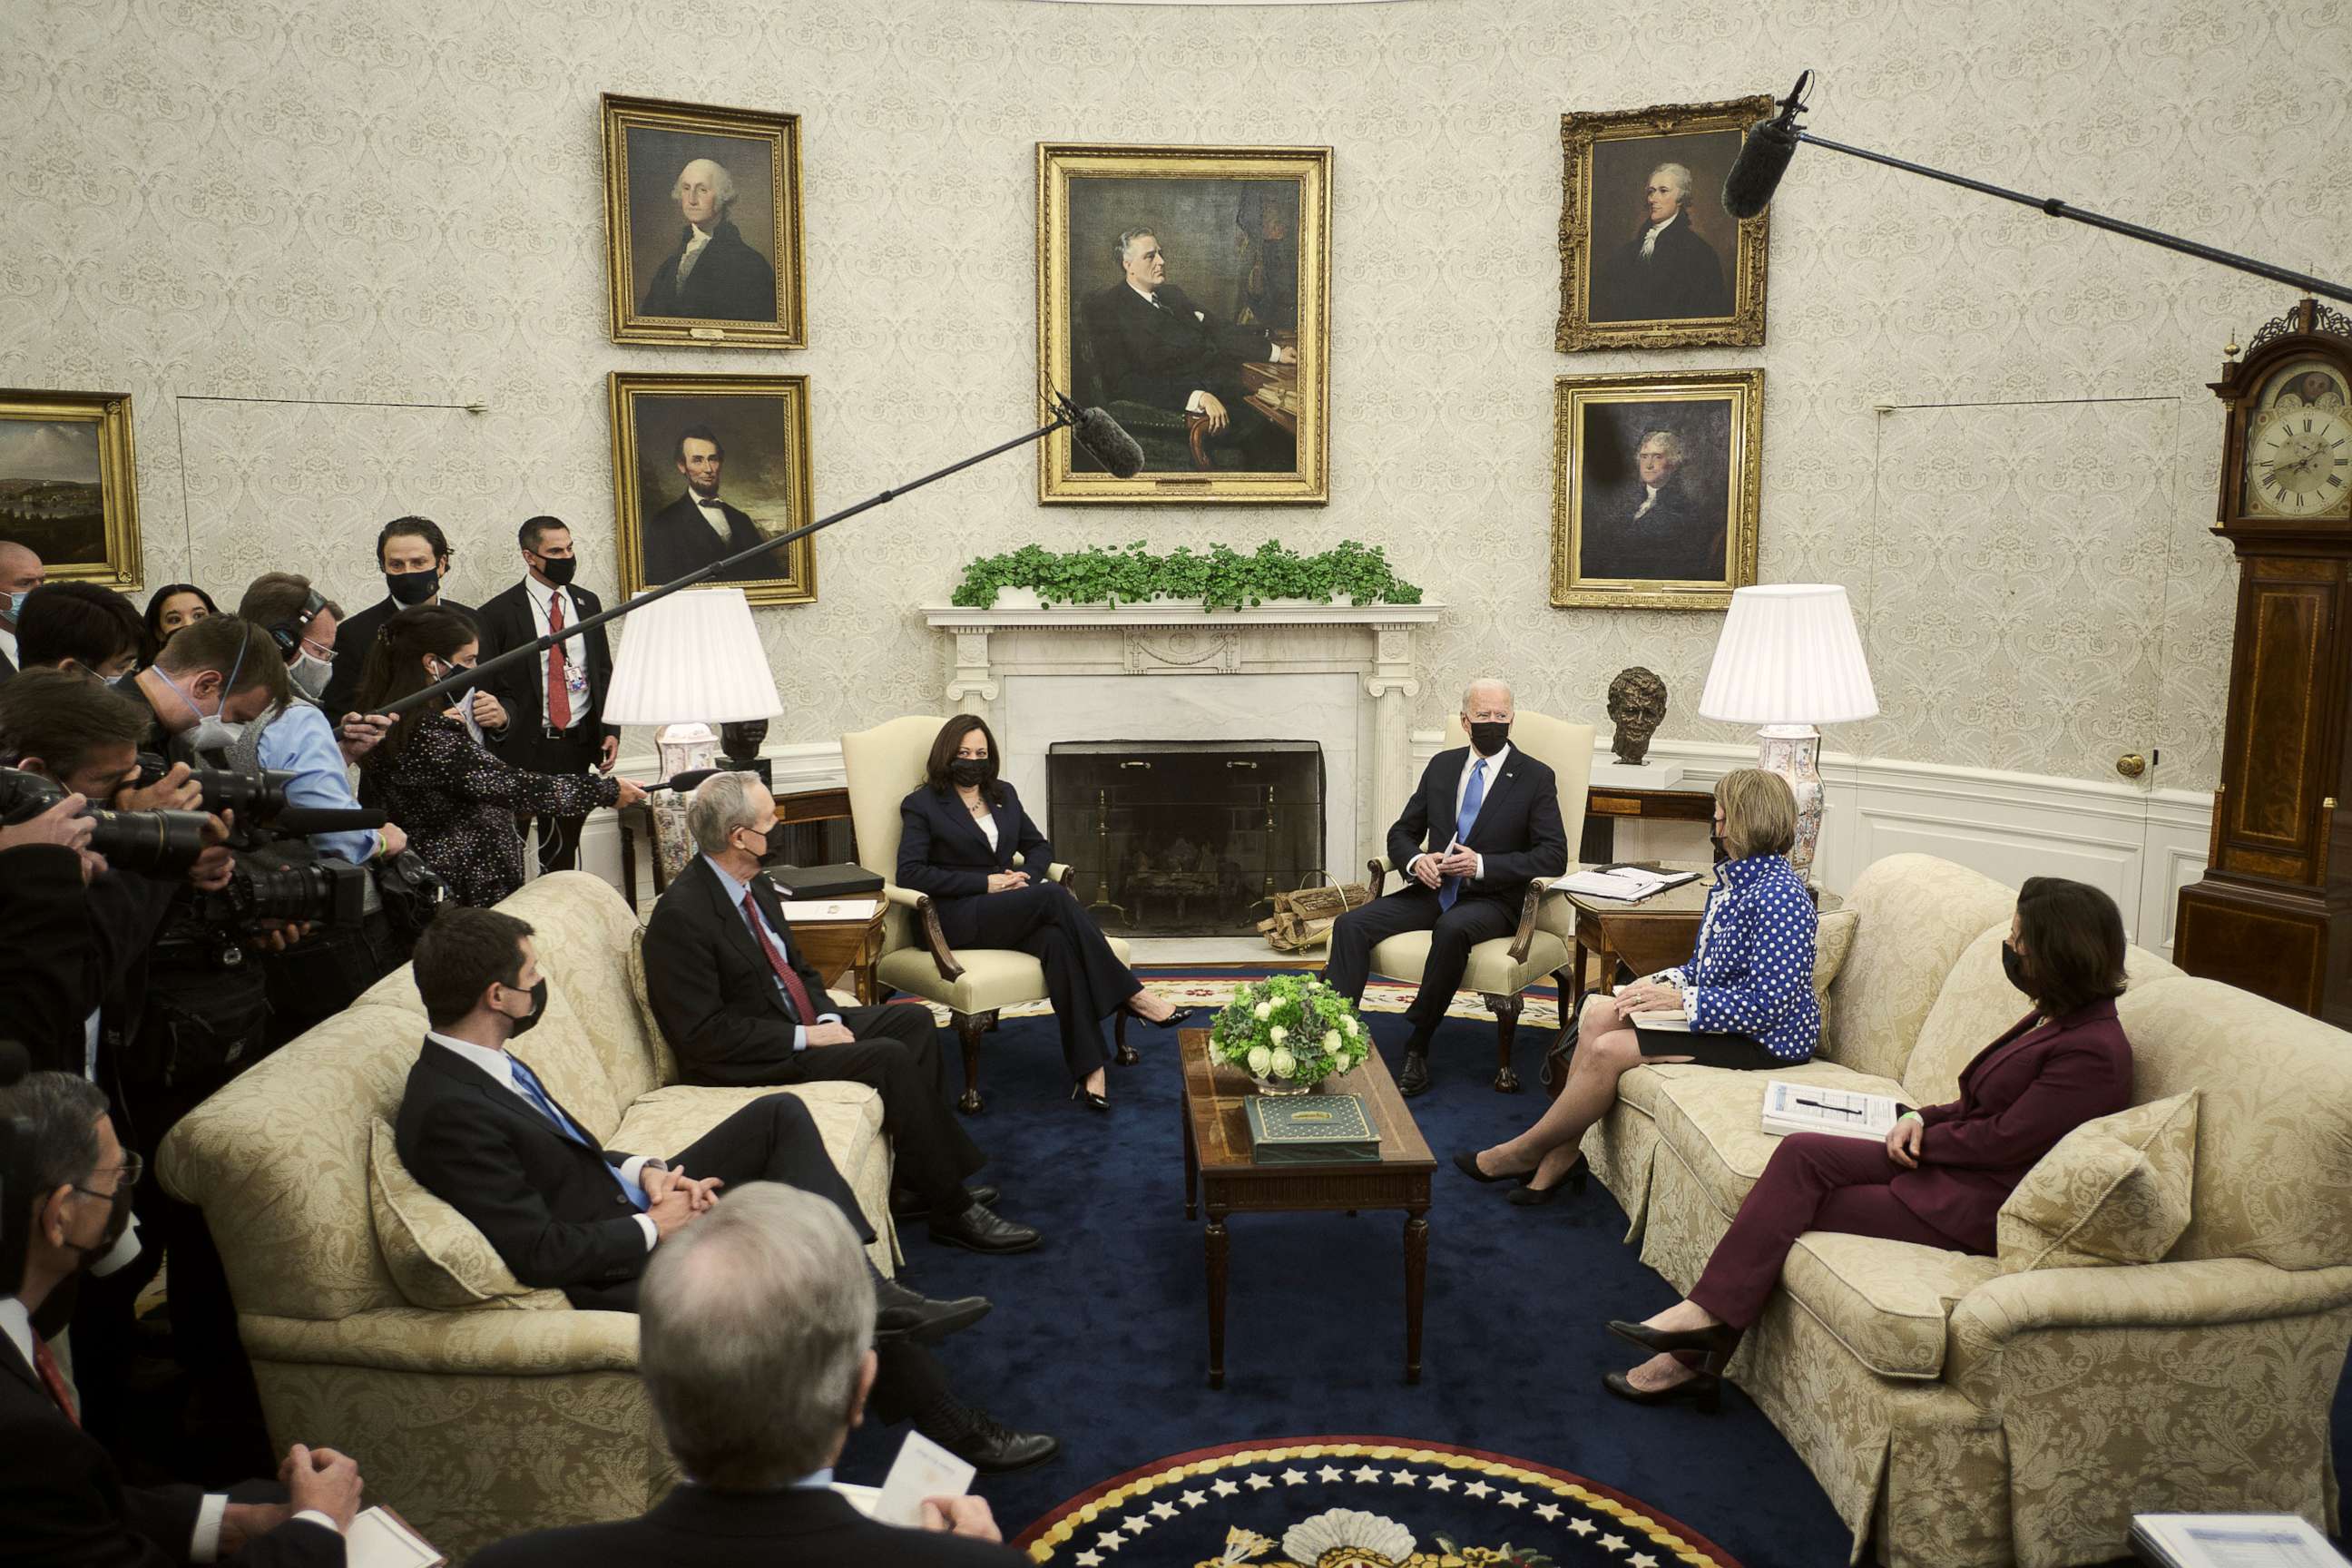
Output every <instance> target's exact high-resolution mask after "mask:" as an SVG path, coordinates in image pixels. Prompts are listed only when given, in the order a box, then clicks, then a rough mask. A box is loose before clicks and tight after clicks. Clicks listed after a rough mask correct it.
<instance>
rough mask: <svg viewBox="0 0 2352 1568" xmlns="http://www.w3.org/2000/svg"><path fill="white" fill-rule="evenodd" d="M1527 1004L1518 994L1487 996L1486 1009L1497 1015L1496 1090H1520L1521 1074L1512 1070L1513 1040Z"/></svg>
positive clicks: (1505, 1091)
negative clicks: (1520, 1012)
mask: <svg viewBox="0 0 2352 1568" xmlns="http://www.w3.org/2000/svg"><path fill="white" fill-rule="evenodd" d="M1526 1005H1527V1004H1526V1003H1524V1002H1522V1001H1520V1000H1519V998H1518V997H1517V996H1496V995H1491V994H1489V995H1487V996H1486V1011H1488V1012H1489V1013H1492V1014H1494V1015H1495V1092H1496V1094H1517V1093H1518V1092H1519V1075H1518V1074H1517V1073H1516V1072H1513V1071H1512V1070H1511V1042H1512V1040H1513V1039H1515V1038H1516V1037H1517V1035H1518V1032H1519V1011H1520V1009H1521V1008H1523V1007H1525V1006H1526Z"/></svg>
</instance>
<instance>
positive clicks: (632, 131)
mask: <svg viewBox="0 0 2352 1568" xmlns="http://www.w3.org/2000/svg"><path fill="white" fill-rule="evenodd" d="M705 164H710V165H715V167H716V169H717V170H718V173H717V174H712V173H711V172H710V170H709V168H706V167H704V166H703V165H705ZM689 176H693V177H691V178H690V177H689ZM665 182H667V185H666V184H665ZM689 252H690V253H691V254H690V255H689ZM804 270H805V268H803V264H802V247H801V121H800V116H799V115H797V114H779V113H772V112H770V111H767V110H756V109H722V108H719V107H716V106H713V105H709V104H697V103H673V102H671V101H669V100H667V99H658V98H623V97H620V96H618V95H617V94H614V93H609V92H608V93H606V94H604V276H605V278H606V279H607V282H608V285H609V288H608V293H609V297H610V301H611V314H612V332H613V341H614V342H616V343H683V344H688V345H691V346H694V347H698V348H758V349H798V348H806V347H807V346H808V321H807V310H806V304H805V299H804V286H803V272H804ZM681 274H682V275H683V276H681Z"/></svg>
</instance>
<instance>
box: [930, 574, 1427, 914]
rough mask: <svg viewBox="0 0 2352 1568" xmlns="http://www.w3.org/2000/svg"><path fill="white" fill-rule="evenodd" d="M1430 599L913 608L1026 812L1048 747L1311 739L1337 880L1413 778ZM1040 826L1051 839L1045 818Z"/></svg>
mask: <svg viewBox="0 0 2352 1568" xmlns="http://www.w3.org/2000/svg"><path fill="white" fill-rule="evenodd" d="M1444 609H1445V606H1444V605H1433V604H1422V605H1367V606H1362V607H1357V606H1352V605H1259V606H1257V607H1255V608H1253V609H1245V610H1206V609H1203V608H1202V606H1201V605H1197V604H1187V603H1181V602H1173V601H1167V600H1157V601H1153V602H1151V603H1149V604H1139V605H1054V606H1052V607H1050V608H1043V609H986V610H967V609H960V608H955V607H952V606H947V605H927V606H925V608H924V611H923V618H924V620H925V621H926V623H928V624H929V626H931V627H932V629H933V630H935V631H937V632H938V633H940V636H942V637H946V638H947V639H948V640H949V642H950V661H949V670H948V681H947V691H946V696H947V706H948V709H949V710H950V711H953V712H960V713H977V714H979V715H980V716H981V717H982V718H984V719H986V720H987V721H988V722H989V726H990V728H991V729H992V730H994V731H995V732H996V736H997V741H998V743H999V744H1000V745H1002V746H1003V748H1004V770H1003V771H1004V776H1005V777H1006V778H1007V779H1008V780H1010V781H1011V783H1012V784H1013V788H1014V789H1016V790H1018V791H1019V792H1020V793H1021V796H1022V799H1023V800H1024V802H1026V803H1028V805H1029V808H1030V811H1031V813H1032V814H1033V815H1036V816H1041V817H1043V816H1045V813H1046V812H1047V811H1048V810H1049V809H1050V805H1049V798H1048V796H1047V795H1046V789H1045V753H1046V751H1047V749H1048V748H1049V747H1051V746H1052V745H1054V744H1055V742H1064V741H1097V742H1103V741H1114V742H1115V741H1224V742H1249V741H1313V742H1316V743H1317V744H1318V745H1319V746H1320V747H1321V748H1322V752H1323V779H1324V784H1323V788H1324V795H1323V800H1324V817H1323V863H1324V866H1325V868H1326V869H1327V870H1328V872H1329V873H1330V874H1331V875H1332V876H1333V877H1335V878H1336V879H1339V880H1341V881H1347V880H1349V879H1353V878H1355V877H1357V876H1360V875H1361V874H1362V869H1363V864H1364V860H1365V858H1367V857H1368V856H1370V854H1372V853H1373V851H1374V849H1375V847H1377V846H1378V844H1379V843H1380V839H1381V835H1382V834H1384V833H1385V832H1386V831H1387V829H1388V817H1387V816H1384V815H1383V812H1384V811H1385V812H1392V811H1393V810H1394V809H1395V805H1396V803H1397V802H1398V801H1401V800H1402V799H1403V798H1404V796H1405V792H1406V791H1407V790H1408V789H1409V788H1411V786H1412V765H1413V763H1412V735H1411V732H1410V730H1409V728H1408V726H1407V708H1408V705H1409V703H1410V701H1411V700H1412V698H1413V697H1414V696H1415V695H1416V694H1417V693H1418V692H1419V691H1420V689H1421V685H1420V681H1419V679H1418V677H1417V671H1418V669H1419V668H1420V654H1421V651H1422V649H1421V647H1420V645H1419V634H1421V633H1423V632H1424V631H1426V630H1427V629H1428V628H1431V627H1433V626H1435V625H1436V624H1437V621H1438V617H1439V616H1441V615H1442V614H1443V613H1444ZM1039 826H1042V827H1044V828H1045V833H1046V836H1047V837H1054V836H1055V826H1054V824H1053V823H1052V822H1051V821H1041V822H1040V824H1039Z"/></svg>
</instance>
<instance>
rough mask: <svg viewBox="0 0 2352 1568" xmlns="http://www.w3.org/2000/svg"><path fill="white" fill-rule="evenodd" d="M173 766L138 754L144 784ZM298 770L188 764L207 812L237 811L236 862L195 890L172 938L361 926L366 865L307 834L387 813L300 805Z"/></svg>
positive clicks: (206, 939) (206, 940)
mask: <svg viewBox="0 0 2352 1568" xmlns="http://www.w3.org/2000/svg"><path fill="white" fill-rule="evenodd" d="M170 772H171V764H170V763H168V762H166V761H165V760H164V759H163V758H162V757H159V756H157V755H155V754H154V753H153V752H140V753H139V777H138V780H137V784H138V787H140V788H142V789H144V788H146V787H148V786H150V785H152V784H158V783H160V782H162V780H163V777H164V775H165V774H167V773H170ZM300 776H301V775H300V774H299V773H293V772H290V771H286V770H282V769H278V768H257V769H254V770H252V771H251V772H244V771H240V770H237V769H234V768H215V767H194V768H191V769H190V770H189V773H188V782H189V783H191V784H194V785H195V786H196V788H197V789H198V790H200V791H202V792H203V795H204V802H205V811H206V812H208V813H213V814H218V813H223V812H231V813H234V814H235V823H234V826H233V827H232V829H231V832H230V837H229V841H228V847H229V849H230V852H231V853H232V854H234V855H235V856H236V870H235V871H233V872H232V873H231V874H230V877H229V881H228V885H227V886H226V887H225V888H218V889H213V890H211V891H209V892H200V893H197V894H196V895H195V896H194V899H193V900H191V901H190V903H189V905H188V907H187V909H186V910H185V918H184V919H183V920H176V921H174V922H173V930H172V931H170V932H169V933H167V938H166V940H167V941H178V942H184V943H185V942H193V943H194V944H195V945H198V946H215V947H216V946H219V945H220V944H219V942H218V941H217V938H216V934H208V933H218V932H221V931H232V930H233V931H250V930H251V929H253V928H254V927H255V926H256V925H258V924H260V923H261V922H264V921H285V922H286V923H288V924H289V925H316V926H327V927H351V926H356V925H358V924H360V922H361V921H362V918H363V916H364V915H365V912H366V905H367V879H368V873H367V871H366V869H365V868H362V867H358V866H352V865H350V864H348V863H346V862H344V861H341V860H336V859H331V858H329V859H320V858H319V857H318V856H317V855H315V854H314V853H312V851H311V849H310V845H309V843H308V842H307V841H306V839H305V837H304V836H305V835H307V834H311V833H333V832H343V831H348V830H352V829H360V828H366V827H374V826H382V825H383V816H382V815H381V814H380V813H376V812H372V811H366V810H353V811H345V810H339V809H336V808H333V807H311V806H298V805H293V804H292V803H291V802H289V800H288V798H287V794H286V790H287V786H288V785H289V784H292V783H294V782H295V781H296V780H297V779H299V777H300ZM197 820H198V821H199V822H201V821H203V820H204V818H203V817H202V816H198V817H197Z"/></svg>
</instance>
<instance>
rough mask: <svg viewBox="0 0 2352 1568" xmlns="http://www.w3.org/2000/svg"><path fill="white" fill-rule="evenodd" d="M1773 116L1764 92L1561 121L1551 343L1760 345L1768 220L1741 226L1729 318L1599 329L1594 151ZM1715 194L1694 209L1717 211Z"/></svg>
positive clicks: (1565, 347) (1699, 195)
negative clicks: (1705, 206)
mask: <svg viewBox="0 0 2352 1568" xmlns="http://www.w3.org/2000/svg"><path fill="white" fill-rule="evenodd" d="M1771 111H1772V97H1771V95H1770V94H1769V93H1759V94H1757V95H1756V96H1755V97H1753V98H1731V99H1721V100H1716V101H1714V102H1711V103H1672V104H1662V105H1659V106H1657V107H1655V108H1651V109H1621V110H1607V111H1603V112H1597V113H1589V114H1563V115H1561V116H1560V117H1559V151H1560V209H1559V322H1558V324H1557V326H1556V327H1555V328H1554V330H1553V334H1552V346H1553V347H1554V348H1555V349H1557V350H1559V352H1560V353H1590V352H1591V351H1592V350H1595V349H1687V348H1756V347H1759V346H1760V345H1761V344H1762V343H1763V342H1764V260H1765V253H1766V250H1767V241H1768V238H1769V224H1770V222H1771V215H1770V214H1769V212H1766V213H1759V214H1758V215H1757V216H1754V217H1752V218H1748V219H1747V220H1746V221H1745V222H1743V223H1741V224H1740V225H1739V226H1738V236H1739V239H1738V246H1737V247H1736V249H1737V252H1738V254H1737V255H1736V256H1735V257H1734V258H1733V259H1732V263H1731V278H1732V297H1731V314H1730V315H1728V316H1706V317H1694V318H1664V319H1659V320H1655V321H1612V322H1608V323H1605V324H1599V325H1596V324H1595V323H1594V322H1593V321H1592V317H1591V303H1592V300H1591V294H1592V254H1593V248H1594V243H1593V237H1592V164H1593V148H1594V146H1595V144H1596V143H1599V142H1623V141H1633V140H1637V139H1640V138H1644V137H1658V136H1688V135H1694V134H1699V133H1703V132H1719V131H1745V130H1746V129H1747V128H1748V126H1749V125H1752V124H1754V123H1755V122H1756V121H1759V120H1761V119H1764V118H1765V117H1766V116H1767V115H1769V113H1770V112H1771ZM1722 200H1723V198H1722V195H1721V194H1720V192H1719V191H1718V190H1711V189H1704V188H1702V189H1700V190H1698V191H1696V192H1694V194H1693V205H1697V204H1698V203H1700V202H1706V203H1711V204H1713V205H1714V207H1715V209H1716V210H1717V211H1718V212H1720V211H1721V208H1722Z"/></svg>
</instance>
